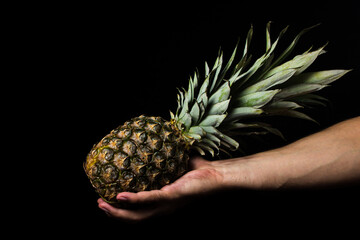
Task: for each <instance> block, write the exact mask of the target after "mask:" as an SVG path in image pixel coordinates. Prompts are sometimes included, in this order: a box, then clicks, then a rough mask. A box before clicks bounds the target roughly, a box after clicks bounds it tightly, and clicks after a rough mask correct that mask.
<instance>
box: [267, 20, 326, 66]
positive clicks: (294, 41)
mask: <svg viewBox="0 0 360 240" xmlns="http://www.w3.org/2000/svg"><path fill="white" fill-rule="evenodd" d="M319 25H320V24H316V25H314V26H311V27H308V28H305V29H303V30H302V31H301V32H300V33H299V34H298V35H297V36H296V37H295V39H294V40H293V41H292V43H291V44H290V45H289V47H287V48H286V49H285V51H284V52H283V53H282V54H281V55H280V56H279V57H278V58H277V59H276V60H275V61H274V62H273V63H272V65H271V67H270V69H271V68H274V67H276V66H277V65H279V64H281V63H282V62H283V61H284V60H285V59H286V58H287V57H288V56H289V55H290V53H291V52H292V51H293V49H294V48H295V46H296V44H297V42H298V41H299V39H300V37H301V36H302V35H304V34H305V33H306V32H308V31H310V30H311V29H313V28H315V27H317V26H319Z"/></svg>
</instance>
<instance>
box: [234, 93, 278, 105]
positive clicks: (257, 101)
mask: <svg viewBox="0 0 360 240" xmlns="http://www.w3.org/2000/svg"><path fill="white" fill-rule="evenodd" d="M279 91H280V90H279V89H276V90H268V91H261V92H254V93H250V94H248V95H245V96H242V97H240V98H238V99H236V100H235V102H234V104H235V105H236V106H239V107H255V108H260V107H262V106H264V105H265V104H267V103H268V102H270V101H271V99H272V98H273V97H274V96H275V94H277V93H278V92H279Z"/></svg>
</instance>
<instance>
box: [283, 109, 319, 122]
mask: <svg viewBox="0 0 360 240" xmlns="http://www.w3.org/2000/svg"><path fill="white" fill-rule="evenodd" d="M277 115H279V116H286V117H294V118H300V119H304V120H309V121H312V122H314V123H316V124H318V125H319V123H318V122H317V121H316V120H314V119H313V118H311V117H309V116H308V115H306V114H305V113H302V112H298V111H296V110H288V111H283V112H279V113H277Z"/></svg>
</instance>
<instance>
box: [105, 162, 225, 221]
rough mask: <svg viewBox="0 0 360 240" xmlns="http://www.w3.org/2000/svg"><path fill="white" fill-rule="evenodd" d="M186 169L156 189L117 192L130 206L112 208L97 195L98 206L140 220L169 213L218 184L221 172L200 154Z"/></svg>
mask: <svg viewBox="0 0 360 240" xmlns="http://www.w3.org/2000/svg"><path fill="white" fill-rule="evenodd" d="M189 164H190V169H191V170H190V171H189V172H187V173H186V174H185V175H184V176H182V177H181V178H179V179H178V180H176V181H175V182H174V183H172V184H170V185H166V186H164V187H163V188H161V189H160V190H152V191H143V192H138V193H131V192H122V193H119V194H118V195H117V197H116V198H117V199H118V201H119V203H124V204H127V205H130V206H131V208H126V209H124V208H116V207H114V206H112V205H110V204H108V203H106V202H105V201H104V200H102V199H101V198H100V199H99V200H98V204H99V208H100V209H102V210H104V211H105V212H106V213H107V214H108V215H110V216H112V217H115V218H118V219H120V220H125V221H141V220H144V219H147V218H150V217H152V216H156V215H161V214H165V213H169V212H171V211H173V210H175V209H176V208H178V207H179V206H181V205H183V204H184V203H185V202H186V201H187V199H189V198H193V197H195V196H198V195H202V194H206V193H210V192H212V191H214V190H217V189H218V188H220V187H221V181H222V175H221V174H220V172H219V171H217V170H216V168H215V167H214V164H213V162H210V161H207V160H205V159H203V158H202V157H194V158H192V159H190V161H189Z"/></svg>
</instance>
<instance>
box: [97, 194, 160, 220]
mask: <svg viewBox="0 0 360 240" xmlns="http://www.w3.org/2000/svg"><path fill="white" fill-rule="evenodd" d="M98 202H99V208H100V209H102V210H103V211H104V212H105V213H106V214H108V215H110V216H111V217H115V218H117V219H120V220H124V221H132V222H137V221H141V220H145V219H147V218H149V217H151V216H153V215H155V214H156V213H157V212H160V210H159V209H157V208H152V209H141V210H129V209H121V208H115V207H113V206H111V205H110V204H108V203H106V202H105V201H104V200H102V199H101V198H100V199H99V200H98Z"/></svg>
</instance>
